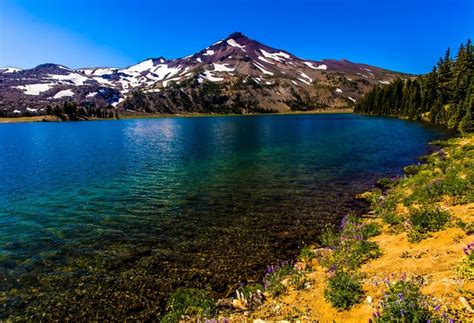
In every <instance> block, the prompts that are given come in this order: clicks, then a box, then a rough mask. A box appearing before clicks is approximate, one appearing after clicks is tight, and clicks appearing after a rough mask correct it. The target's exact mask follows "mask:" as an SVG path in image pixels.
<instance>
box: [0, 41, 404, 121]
mask: <svg viewBox="0 0 474 323" xmlns="http://www.w3.org/2000/svg"><path fill="white" fill-rule="evenodd" d="M400 75H401V74H400V73H395V72H392V71H388V70H384V69H381V68H378V67H373V66H369V65H365V64H357V63H352V62H349V61H347V60H341V61H337V60H330V59H327V60H322V61H312V60H304V59H301V58H298V57H296V56H294V55H293V54H291V53H289V52H286V51H284V50H278V49H274V48H272V47H269V46H266V45H264V44H261V43H259V42H257V41H255V40H252V39H249V38H247V37H246V36H244V35H242V34H241V33H233V34H231V35H230V36H229V37H227V38H226V39H224V40H221V41H218V42H216V43H214V44H212V45H210V46H209V47H207V48H205V49H203V50H201V51H200V52H198V53H195V54H193V55H190V56H187V57H183V58H179V59H171V60H167V59H165V58H163V57H159V58H150V59H147V60H144V61H142V62H140V63H138V64H136V65H132V66H129V67H127V68H81V69H70V68H68V67H65V66H62V65H56V64H43V65H39V66H37V67H35V68H32V69H27V70H20V69H16V68H11V67H8V68H0V114H1V115H2V116H21V115H38V114H47V113H51V111H52V110H54V107H55V106H63V105H64V104H65V102H74V103H75V104H76V105H77V106H79V107H83V108H84V109H83V111H86V112H87V111H88V110H90V109H97V108H109V109H114V110H116V111H118V112H120V113H135V112H147V113H187V112H196V113H199V112H203V113H231V112H232V113H249V112H266V111H275V112H277V111H278V112H281V111H289V110H314V109H324V108H347V107H352V106H353V104H354V103H355V102H356V101H357V100H358V98H359V97H360V96H361V95H363V94H364V93H366V92H367V91H368V90H369V89H371V88H372V87H373V86H374V85H376V84H380V83H382V84H385V83H389V82H390V81H392V80H393V79H395V78H396V77H398V76H400ZM48 106H50V108H48Z"/></svg>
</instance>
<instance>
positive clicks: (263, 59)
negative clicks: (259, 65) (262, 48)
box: [257, 56, 275, 64]
mask: <svg viewBox="0 0 474 323" xmlns="http://www.w3.org/2000/svg"><path fill="white" fill-rule="evenodd" d="M257 58H258V59H259V60H261V61H263V62H265V63H268V64H275V63H272V62H270V61H269V60H267V59H265V58H264V57H262V56H259V57H257Z"/></svg>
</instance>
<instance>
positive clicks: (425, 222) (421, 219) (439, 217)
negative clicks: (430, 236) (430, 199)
mask: <svg viewBox="0 0 474 323" xmlns="http://www.w3.org/2000/svg"><path fill="white" fill-rule="evenodd" d="M449 219H450V216H449V213H448V212H447V211H444V210H442V209H440V208H438V207H431V206H425V207H422V208H412V209H411V210H410V223H411V226H412V229H413V230H415V231H417V232H419V233H429V232H436V231H439V230H441V229H443V228H444V227H445V226H446V224H447V223H448V221H449Z"/></svg>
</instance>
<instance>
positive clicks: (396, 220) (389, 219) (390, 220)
mask: <svg viewBox="0 0 474 323" xmlns="http://www.w3.org/2000/svg"><path fill="white" fill-rule="evenodd" d="M382 219H383V221H384V222H385V223H387V224H388V225H391V226H395V225H397V224H400V223H402V222H403V217H402V216H401V215H400V214H397V213H395V212H384V213H383V216H382Z"/></svg>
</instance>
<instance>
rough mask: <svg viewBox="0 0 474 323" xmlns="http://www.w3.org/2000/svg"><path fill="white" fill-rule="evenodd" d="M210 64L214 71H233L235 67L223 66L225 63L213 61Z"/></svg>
mask: <svg viewBox="0 0 474 323" xmlns="http://www.w3.org/2000/svg"><path fill="white" fill-rule="evenodd" d="M212 65H213V66H214V71H216V72H233V71H235V68H232V67H227V66H225V64H218V63H214V64H212Z"/></svg>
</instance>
